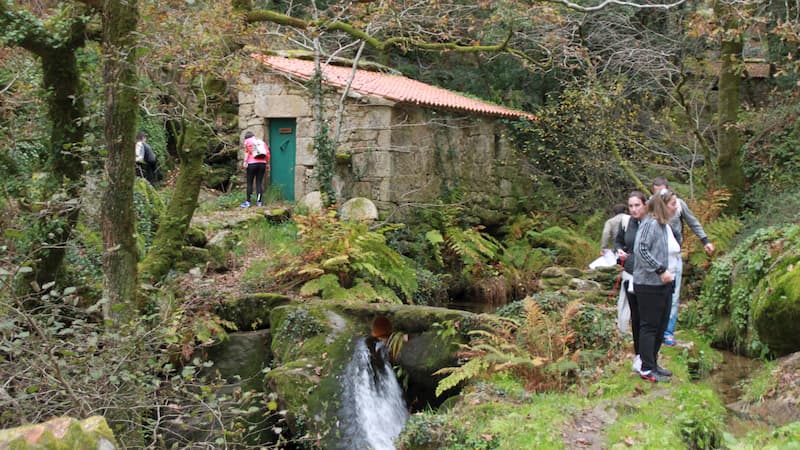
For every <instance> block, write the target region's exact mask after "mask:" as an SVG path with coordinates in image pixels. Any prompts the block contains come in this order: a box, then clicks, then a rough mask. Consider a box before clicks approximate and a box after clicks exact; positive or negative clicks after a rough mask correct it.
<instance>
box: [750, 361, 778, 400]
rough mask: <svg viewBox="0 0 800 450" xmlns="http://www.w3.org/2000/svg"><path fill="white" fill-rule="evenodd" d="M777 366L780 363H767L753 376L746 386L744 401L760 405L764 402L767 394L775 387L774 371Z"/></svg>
mask: <svg viewBox="0 0 800 450" xmlns="http://www.w3.org/2000/svg"><path fill="white" fill-rule="evenodd" d="M777 366H778V363H777V362H776V361H767V362H765V363H764V365H763V366H762V367H761V368H760V369H758V371H757V372H756V373H755V374H752V375H751V377H750V379H749V380H748V382H747V384H746V385H745V388H744V392H743V393H742V400H744V401H745V402H747V403H760V402H761V401H763V400H764V397H765V396H766V395H767V392H769V391H770V390H771V389H773V388H774V387H775V383H776V380H774V379H773V377H772V371H773V370H775V368H776V367H777Z"/></svg>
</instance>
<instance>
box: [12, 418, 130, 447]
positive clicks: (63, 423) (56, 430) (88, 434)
mask: <svg viewBox="0 0 800 450" xmlns="http://www.w3.org/2000/svg"><path fill="white" fill-rule="evenodd" d="M103 443H105V446H103V445H102V444H103ZM116 447H117V443H116V439H115V438H114V433H112V432H111V429H110V428H109V427H108V424H107V423H106V420H105V419H104V418H103V417H101V416H92V417H89V418H87V419H84V420H82V421H78V420H76V419H73V418H70V417H59V418H56V419H51V420H49V421H47V422H45V423H42V424H36V425H25V426H22V427H17V428H11V429H8V430H0V448H8V449H10V450H23V449H25V450H29V449H48V450H95V449H98V448H116Z"/></svg>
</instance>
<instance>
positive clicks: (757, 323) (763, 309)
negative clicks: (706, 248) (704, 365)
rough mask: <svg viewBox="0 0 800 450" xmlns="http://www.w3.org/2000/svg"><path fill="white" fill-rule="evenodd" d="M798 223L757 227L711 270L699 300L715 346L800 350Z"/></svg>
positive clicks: (778, 352)
mask: <svg viewBox="0 0 800 450" xmlns="http://www.w3.org/2000/svg"><path fill="white" fill-rule="evenodd" d="M799 261H800V225H797V224H789V225H781V226H775V227H769V228H763V229H759V230H757V231H756V232H754V233H753V234H752V235H751V236H749V237H748V238H747V239H745V240H744V241H742V243H740V244H739V245H738V246H737V247H736V248H735V249H733V250H732V251H731V252H730V253H728V254H727V255H724V256H722V257H721V258H719V259H717V260H716V261H715V262H714V263H713V265H712V266H711V270H710V271H709V275H708V276H707V277H706V279H705V281H704V283H703V290H702V292H701V294H700V297H699V300H700V303H701V305H702V312H703V323H704V325H706V327H707V328H708V329H710V330H712V332H713V338H714V341H715V343H716V344H718V345H721V346H724V347H726V348H729V349H731V350H733V351H736V352H738V353H742V354H746V355H750V356H760V355H763V354H765V353H767V352H772V353H774V354H776V355H783V354H787V353H790V352H793V351H798V350H800V339H798V337H797V336H800V334H798V331H800V328H798V324H800V290H799V289H798V281H800V278H799V277H800V275H798V274H800V272H798V269H797V265H798V262H799Z"/></svg>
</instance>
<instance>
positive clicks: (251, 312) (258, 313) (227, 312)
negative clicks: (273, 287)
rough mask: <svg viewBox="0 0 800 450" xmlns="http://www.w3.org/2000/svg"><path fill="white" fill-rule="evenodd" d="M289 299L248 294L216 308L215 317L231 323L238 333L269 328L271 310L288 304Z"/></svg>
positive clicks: (270, 295)
mask: <svg viewBox="0 0 800 450" xmlns="http://www.w3.org/2000/svg"><path fill="white" fill-rule="evenodd" d="M290 301H291V299H290V298H289V297H287V296H285V295H282V294H272V293H267V292H264V293H258V294H248V295H245V296H243V297H237V298H234V299H231V300H228V301H226V302H225V303H223V304H222V305H220V306H218V307H217V315H219V316H220V317H221V318H222V319H225V320H227V321H230V322H233V323H234V324H235V325H236V328H237V329H238V330H240V331H248V330H260V329H264V328H269V326H270V313H271V312H272V309H273V308H275V307H277V306H281V305H285V304H288V303H289V302H290Z"/></svg>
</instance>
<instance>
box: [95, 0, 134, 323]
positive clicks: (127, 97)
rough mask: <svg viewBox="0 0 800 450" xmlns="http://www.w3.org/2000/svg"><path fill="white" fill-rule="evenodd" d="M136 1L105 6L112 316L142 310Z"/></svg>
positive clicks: (106, 267)
mask: <svg viewBox="0 0 800 450" xmlns="http://www.w3.org/2000/svg"><path fill="white" fill-rule="evenodd" d="M136 3H137V2H136V0H127V1H110V0H109V1H106V2H104V5H103V6H104V9H103V13H104V14H103V56H104V59H105V62H104V68H103V81H104V82H105V86H106V87H105V97H106V116H105V138H106V144H107V146H108V159H107V160H106V174H107V179H106V182H107V187H106V190H105V192H104V194H103V207H102V217H101V228H102V231H103V295H104V296H105V298H107V299H108V300H109V303H108V306H110V310H109V312H110V315H111V317H112V318H113V319H115V320H125V319H126V318H129V317H131V315H132V314H133V313H135V311H136V310H137V309H138V306H139V305H137V302H136V286H137V275H136V270H137V269H136V263H137V261H138V254H137V251H136V239H135V238H134V222H135V217H134V210H133V179H134V171H135V163H134V145H135V142H134V131H135V128H136V110H137V102H136V91H135V89H134V86H135V84H136V66H135V56H136V55H135V54H134V51H135V44H136V37H135V32H136V25H137V23H138V20H139V19H138V13H137V10H136Z"/></svg>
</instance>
